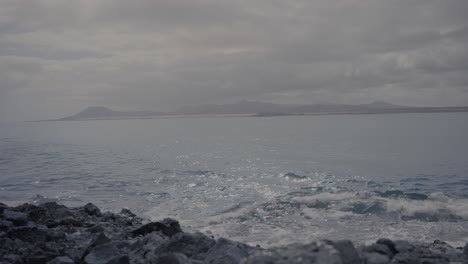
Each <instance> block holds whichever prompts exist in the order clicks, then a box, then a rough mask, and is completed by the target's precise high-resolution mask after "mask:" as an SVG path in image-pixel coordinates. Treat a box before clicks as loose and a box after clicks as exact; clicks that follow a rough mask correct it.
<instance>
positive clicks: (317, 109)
mask: <svg viewBox="0 0 468 264" xmlns="http://www.w3.org/2000/svg"><path fill="white" fill-rule="evenodd" d="M397 108H404V106H399V105H394V104H390V103H386V102H381V101H377V102H373V103H370V104H361V105H346V104H311V105H287V104H274V103H264V102H255V101H247V100H242V101H240V102H238V103H234V104H224V105H217V104H206V105H198V106H189V107H183V108H180V109H179V110H177V111H176V113H178V114H183V115H206V114H306V113H335V112H349V111H351V112H357V111H367V110H370V109H397Z"/></svg>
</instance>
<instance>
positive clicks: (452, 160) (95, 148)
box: [0, 113, 468, 247]
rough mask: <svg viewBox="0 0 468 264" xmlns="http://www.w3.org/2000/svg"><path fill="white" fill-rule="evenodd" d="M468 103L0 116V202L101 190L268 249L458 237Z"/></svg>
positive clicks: (88, 196) (141, 210) (112, 202)
mask: <svg viewBox="0 0 468 264" xmlns="http://www.w3.org/2000/svg"><path fill="white" fill-rule="evenodd" d="M467 121H468V114H467V113H450V114H396V115H362V116H360V115H349V116H346V115H341V116H287V117H269V118H259V117H257V118H194V119H157V120H112V121H79V122H33V123H19V124H2V125H0V202H4V203H8V204H19V203H23V202H29V203H41V202H44V201H50V200H53V201H58V202H60V203H63V204H65V205H68V206H79V205H83V204H84V203H86V202H93V203H95V204H97V205H98V206H99V207H101V208H103V209H104V210H120V209H121V208H122V207H127V208H130V209H132V211H134V212H135V213H137V214H139V215H144V216H146V217H148V218H151V219H153V220H158V219H162V218H164V217H172V218H175V219H178V220H179V221H180V222H181V224H182V226H183V229H184V230H187V231H196V230H200V231H202V232H204V233H206V234H209V235H213V236H215V237H218V236H222V237H226V238H230V239H233V240H237V241H241V242H247V243H249V244H251V245H257V244H259V245H262V246H264V247H271V246H276V245H285V244H289V243H293V242H301V243H305V242H309V241H313V240H317V239H325V238H326V239H350V240H353V241H354V242H355V243H358V244H359V243H369V242H374V241H375V240H376V239H377V238H381V237H387V238H390V239H395V240H396V239H405V240H409V241H419V242H423V241H427V242H429V241H433V240H435V239H440V240H443V241H446V242H448V243H450V244H451V245H453V246H463V245H464V243H465V242H466V238H467V237H468V122H467Z"/></svg>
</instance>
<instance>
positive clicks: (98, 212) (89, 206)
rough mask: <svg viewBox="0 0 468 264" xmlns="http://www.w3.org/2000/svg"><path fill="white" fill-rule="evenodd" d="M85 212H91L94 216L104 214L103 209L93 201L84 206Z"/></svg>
mask: <svg viewBox="0 0 468 264" xmlns="http://www.w3.org/2000/svg"><path fill="white" fill-rule="evenodd" d="M83 209H84V211H85V213H87V214H89V215H94V216H98V217H100V216H102V214H101V210H99V208H98V207H97V206H96V205H94V204H92V203H88V204H86V205H85V206H84V207H83Z"/></svg>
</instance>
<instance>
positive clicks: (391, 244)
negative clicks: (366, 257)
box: [376, 238, 398, 255]
mask: <svg viewBox="0 0 468 264" xmlns="http://www.w3.org/2000/svg"><path fill="white" fill-rule="evenodd" d="M376 244H381V245H385V246H387V247H388V249H390V251H391V252H392V254H393V255H395V254H396V253H397V252H398V251H397V250H396V248H395V243H394V242H393V241H391V240H390V239H387V238H381V239H379V240H377V242H376Z"/></svg>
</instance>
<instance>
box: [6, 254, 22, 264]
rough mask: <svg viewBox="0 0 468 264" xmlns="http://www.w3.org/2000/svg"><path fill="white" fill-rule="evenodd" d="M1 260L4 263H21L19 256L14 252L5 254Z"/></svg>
mask: <svg viewBox="0 0 468 264" xmlns="http://www.w3.org/2000/svg"><path fill="white" fill-rule="evenodd" d="M0 260H2V258H0ZM3 261H5V262H6V263H12V264H20V263H23V260H22V259H21V256H19V255H15V254H7V255H5V256H3Z"/></svg>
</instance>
